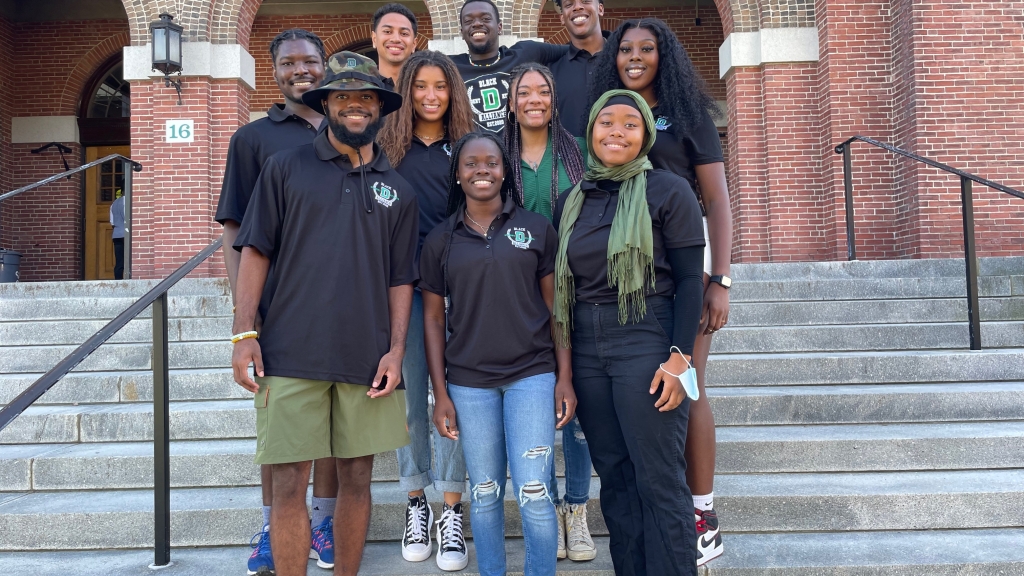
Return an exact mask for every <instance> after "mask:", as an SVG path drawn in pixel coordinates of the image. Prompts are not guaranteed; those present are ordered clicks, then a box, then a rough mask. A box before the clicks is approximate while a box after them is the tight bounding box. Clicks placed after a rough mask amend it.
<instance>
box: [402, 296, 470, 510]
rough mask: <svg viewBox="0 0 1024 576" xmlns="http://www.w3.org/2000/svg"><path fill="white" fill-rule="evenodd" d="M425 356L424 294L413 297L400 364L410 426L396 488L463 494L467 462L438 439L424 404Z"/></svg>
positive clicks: (459, 450)
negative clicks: (431, 443)
mask: <svg viewBox="0 0 1024 576" xmlns="http://www.w3.org/2000/svg"><path fill="white" fill-rule="evenodd" d="M428 379H429V375H428V373H427V354H426V351H425V350H424V347H423V294H422V293H421V292H420V291H419V290H416V291H415V292H413V296H412V316H411V317H410V318H409V335H408V337H407V339H406V344H405V359H404V360H403V361H402V382H403V383H405V421H406V424H407V425H408V426H409V439H410V442H409V444H408V445H406V446H403V447H401V448H399V449H398V450H396V452H397V453H398V475H399V479H398V484H399V486H401V488H402V490H404V491H406V492H415V491H416V490H422V489H424V488H426V487H427V486H429V485H430V484H431V482H433V484H434V488H435V489H437V490H439V491H442V492H459V493H462V492H465V491H466V461H465V459H464V458H463V456H462V447H461V446H459V443H458V442H455V441H453V440H449V439H448V438H445V437H443V436H441V434H440V433H439V432H438V431H437V427H435V426H434V422H433V418H432V416H433V414H432V412H431V408H430V406H429V405H428V403H427V387H428V386H429V383H428ZM431 433H433V437H434V467H433V470H431V466H430V464H431V462H430V437H431Z"/></svg>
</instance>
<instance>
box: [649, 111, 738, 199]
mask: <svg viewBox="0 0 1024 576" xmlns="http://www.w3.org/2000/svg"><path fill="white" fill-rule="evenodd" d="M652 112H653V113H654V122H655V128H656V129H657V130H658V137H657V138H656V139H655V140H654V147H652V148H651V151H650V152H648V153H647V158H648V159H650V161H651V164H653V165H654V167H655V168H661V169H663V170H668V171H669V172H672V173H673V174H678V175H679V176H682V177H683V178H686V181H687V182H689V183H690V188H692V189H693V191H694V193H695V194H696V195H697V201H698V202H700V204H701V206H702V209H703V201H702V200H701V197H700V188H699V187H698V186H697V168H696V167H697V166H701V165H704V164H714V163H715V162H725V157H724V156H723V155H722V140H721V139H720V138H719V137H718V127H717V126H715V120H714V119H713V118H712V117H711V115H710V114H708V113H707V112H705V113H704V119H703V120H702V121H701V123H700V124H698V125H697V126H695V127H694V128H693V130H690V131H689V132H687V133H681V132H680V131H679V130H678V129H677V128H676V126H675V125H674V123H673V122H672V120H671V119H669V118H668V117H667V116H663V115H661V114H659V113H658V108H657V107H655V108H654V109H653V110H652Z"/></svg>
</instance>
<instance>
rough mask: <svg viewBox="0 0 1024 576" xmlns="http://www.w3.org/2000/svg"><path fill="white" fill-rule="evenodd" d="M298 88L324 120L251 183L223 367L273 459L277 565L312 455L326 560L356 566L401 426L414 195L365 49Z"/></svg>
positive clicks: (297, 568) (264, 453)
mask: <svg viewBox="0 0 1024 576" xmlns="http://www.w3.org/2000/svg"><path fill="white" fill-rule="evenodd" d="M302 99H303V102H304V103H305V104H306V105H307V106H309V107H310V108H311V109H313V110H316V111H318V112H321V113H323V114H324V115H325V116H326V117H327V121H328V129H327V130H324V131H321V132H320V133H319V134H318V135H317V136H316V138H315V139H314V140H313V143H311V144H308V145H304V146H299V147H296V148H292V149H290V150H286V151H283V152H280V153H278V154H275V155H273V156H271V157H270V158H269V159H268V160H267V162H266V164H264V167H263V171H262V173H261V174H260V178H259V181H258V182H257V183H256V189H255V191H254V192H253V196H252V200H251V202H250V204H249V207H248V209H247V211H246V214H245V219H244V221H243V222H242V227H241V229H240V231H239V235H238V240H237V241H236V242H235V245H234V247H235V249H236V250H239V251H241V253H242V255H241V265H240V267H239V271H238V287H237V310H236V313H235V319H234V332H235V334H234V336H232V342H234V353H233V356H232V368H233V370H234V378H235V381H236V382H238V384H240V385H241V386H242V387H243V388H246V389H247V390H249V391H251V392H254V393H255V394H256V398H255V402H256V420H257V424H256V431H257V438H256V440H257V448H256V462H257V463H258V464H271V465H272V469H273V487H274V488H273V489H274V494H273V501H274V505H273V509H272V511H271V522H270V527H271V528H270V538H271V542H272V548H273V551H274V563H275V565H276V569H277V574H278V575H279V576H292V575H298V574H305V573H306V562H307V560H306V559H307V554H308V550H309V538H310V533H309V523H308V521H307V520H306V518H307V515H306V488H307V486H308V484H309V471H310V462H311V461H312V460H315V459H318V458H325V457H333V458H336V459H337V461H336V462H337V469H338V498H337V506H336V508H335V514H334V522H335V524H336V527H335V529H334V534H335V541H334V553H335V554H334V561H335V563H334V573H335V574H339V575H340V574H345V575H353V576H354V575H355V574H356V572H357V571H358V569H359V564H360V560H361V557H362V552H363V546H364V543H365V540H366V532H367V529H368V527H369V521H370V478H371V473H372V468H373V455H374V454H377V453H379V452H387V451H390V450H394V449H396V448H399V447H401V446H403V445H405V444H407V443H408V442H409V436H408V433H407V432H406V429H405V396H404V390H399V389H398V388H399V387H400V385H401V374H402V358H403V356H404V354H405V336H406V330H407V327H408V323H409V313H410V307H411V303H412V291H413V290H412V284H413V282H414V281H415V280H416V277H417V276H416V269H415V256H416V244H417V239H418V236H419V232H418V219H419V208H418V207H417V204H416V196H415V194H414V192H413V190H412V187H411V186H410V185H409V183H408V182H407V181H406V180H405V179H403V178H402V177H401V176H400V175H399V174H398V173H397V172H396V171H394V170H393V169H392V168H391V165H390V164H389V163H388V160H387V157H386V156H385V155H384V154H383V153H382V152H381V151H380V150H379V148H377V146H376V145H375V144H374V142H373V140H374V137H375V136H376V134H377V131H378V130H379V128H380V126H381V119H382V117H383V116H385V115H387V114H389V113H391V112H393V111H395V110H397V109H398V108H399V107H400V106H401V102H402V99H401V97H400V96H399V95H398V94H395V93H394V92H392V91H390V90H388V89H387V88H385V87H384V85H383V84H382V82H381V80H380V77H379V76H378V74H377V67H376V66H375V65H374V64H373V62H372V61H371V60H369V59H367V58H365V57H363V56H360V55H358V54H354V53H351V52H341V53H339V54H335V55H333V56H331V57H330V59H329V60H328V62H327V66H326V74H325V78H324V82H323V84H321V86H320V87H319V88H317V89H315V90H310V91H308V92H306V93H305V94H303V96H302ZM257 312H259V314H260V316H261V317H262V318H263V327H262V331H261V332H260V333H259V335H258V338H259V339H258V340H257V339H256V338H257V335H256V333H255V332H254V331H253V323H254V319H255V317H256V313H257ZM250 364H253V365H254V367H255V374H256V378H255V380H253V379H252V378H250V377H249V375H248V367H249V365H250Z"/></svg>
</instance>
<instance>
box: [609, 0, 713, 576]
mask: <svg viewBox="0 0 1024 576" xmlns="http://www.w3.org/2000/svg"><path fill="white" fill-rule="evenodd" d="M590 88H591V90H590V97H591V101H593V100H596V99H597V97H598V96H600V95H601V94H603V93H604V92H605V91H606V90H611V89H613V88H625V89H628V90H633V91H635V92H637V93H639V94H640V95H641V96H643V97H644V100H645V101H646V102H647V104H648V105H650V106H651V108H652V111H653V112H654V117H655V126H656V128H657V130H658V138H657V140H656V141H655V143H654V147H653V148H652V149H651V152H650V154H648V157H649V158H650V160H651V164H653V165H654V167H655V168H663V169H665V170H670V171H672V172H674V173H676V174H678V175H679V176H682V177H683V178H686V180H687V181H688V182H689V183H690V186H691V187H692V188H693V189H694V191H695V192H696V193H697V200H698V202H700V203H701V208H702V209H703V211H704V213H705V215H706V218H705V219H704V230H705V232H704V235H705V243H706V250H705V253H704V286H705V288H704V310H703V312H702V314H701V325H700V330H699V331H698V333H697V342H696V344H695V345H694V352H693V365H694V366H695V367H696V368H697V382H698V384H699V386H700V400H697V401H696V402H694V403H693V405H692V406H691V407H690V430H689V433H688V435H687V442H686V462H687V464H689V467H688V468H687V470H686V481H687V484H688V485H689V487H690V490H691V491H692V492H693V494H694V496H693V505H694V506H693V507H694V518H695V519H696V523H697V536H698V538H699V541H698V544H697V565H698V566H701V565H703V564H705V563H707V562H708V561H710V560H712V559H713V558H717V557H718V556H721V555H722V552H723V550H724V548H723V547H722V536H721V534H720V533H719V529H718V516H717V514H716V513H715V510H714V494H713V490H714V480H715V419H714V416H713V415H712V413H711V405H710V404H709V403H708V400H707V396H706V395H705V394H704V370H705V367H706V366H707V360H708V354H709V352H710V350H711V337H712V335H713V334H714V333H715V332H716V331H718V330H719V329H721V328H722V327H723V326H725V324H726V322H727V321H728V319H729V287H730V286H731V285H732V280H731V279H730V278H729V262H730V257H731V254H732V211H731V209H730V207H729V189H728V186H727V184H726V179H725V161H724V159H723V155H722V145H721V140H720V139H719V137H718V129H717V128H716V127H715V122H714V120H713V118H712V116H713V115H718V114H719V112H718V107H717V105H716V104H715V100H714V99H713V98H712V97H711V96H710V95H709V94H708V91H707V86H706V84H705V82H704V80H703V78H701V76H700V73H699V72H697V69H696V67H694V65H693V62H692V61H690V58H689V56H687V54H686V50H685V49H684V48H683V46H682V45H681V44H680V43H679V40H678V39H677V38H676V35H675V34H674V33H673V32H672V31H671V30H670V29H669V27H668V26H667V25H666V24H665V23H664V22H662V21H661V20H658V19H657V18H643V19H640V20H628V21H626V22H623V23H622V24H621V25H620V26H619V27H618V29H616V30H615V31H614V32H613V33H612V34H611V35H610V36H609V37H608V40H607V41H606V42H605V45H604V50H603V51H602V52H601V54H600V55H599V56H598V59H597V65H596V67H595V70H594V82H593V84H592V85H591V87H590Z"/></svg>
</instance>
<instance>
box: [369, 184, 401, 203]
mask: <svg viewBox="0 0 1024 576" xmlns="http://www.w3.org/2000/svg"><path fill="white" fill-rule="evenodd" d="M370 189H371V190H373V197H374V198H376V199H377V203H378V204H380V205H381V206H384V207H385V208H390V207H391V205H392V204H394V203H395V202H398V191H397V190H395V189H394V188H392V187H391V186H388V185H387V184H381V183H380V182H374V183H373V186H371V187H370Z"/></svg>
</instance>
